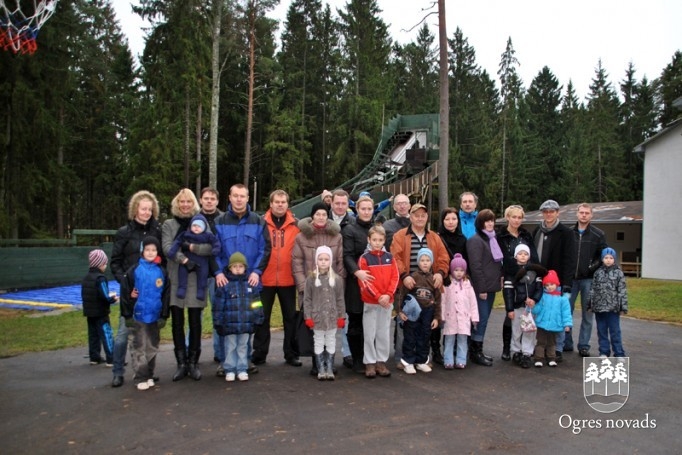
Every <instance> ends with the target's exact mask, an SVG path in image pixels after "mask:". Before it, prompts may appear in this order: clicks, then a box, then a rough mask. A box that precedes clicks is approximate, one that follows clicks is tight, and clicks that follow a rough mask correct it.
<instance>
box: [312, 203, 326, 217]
mask: <svg viewBox="0 0 682 455" xmlns="http://www.w3.org/2000/svg"><path fill="white" fill-rule="evenodd" d="M318 210H324V211H325V213H327V215H329V207H327V204H325V203H324V202H316V203H315V205H313V208H312V209H310V218H312V217H314V216H315V213H317V211H318Z"/></svg>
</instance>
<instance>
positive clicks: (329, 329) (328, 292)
mask: <svg viewBox="0 0 682 455" xmlns="http://www.w3.org/2000/svg"><path fill="white" fill-rule="evenodd" d="M333 259H334V258H333V256H332V250H331V248H329V247H328V246H325V245H322V246H319V247H317V249H316V250H315V271H314V272H313V273H311V274H310V275H309V276H308V277H307V278H306V280H305V291H304V292H303V316H304V318H305V325H306V326H308V328H310V329H312V331H313V350H314V352H315V360H316V362H317V379H319V380H320V381H324V380H325V379H326V380H330V381H333V380H334V372H333V368H334V354H335V352H336V329H337V328H338V329H342V328H343V327H344V325H345V323H346V319H345V314H346V303H345V301H344V298H343V280H342V278H341V277H340V276H338V275H337V274H336V273H335V272H334V269H332V268H331V264H332V260H333ZM325 348H326V349H325Z"/></svg>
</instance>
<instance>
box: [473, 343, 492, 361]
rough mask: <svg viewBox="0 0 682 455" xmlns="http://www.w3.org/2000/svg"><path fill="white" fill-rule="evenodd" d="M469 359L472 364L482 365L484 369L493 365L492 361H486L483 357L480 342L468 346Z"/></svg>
mask: <svg viewBox="0 0 682 455" xmlns="http://www.w3.org/2000/svg"><path fill="white" fill-rule="evenodd" d="M469 358H470V359H471V361H472V362H474V363H476V364H478V365H483V366H485V367H490V366H492V365H493V362H492V360H488V359H486V357H485V356H484V355H483V343H482V342H481V341H473V340H471V343H470V345H469Z"/></svg>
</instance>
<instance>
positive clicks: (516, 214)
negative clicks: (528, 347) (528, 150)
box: [497, 205, 540, 360]
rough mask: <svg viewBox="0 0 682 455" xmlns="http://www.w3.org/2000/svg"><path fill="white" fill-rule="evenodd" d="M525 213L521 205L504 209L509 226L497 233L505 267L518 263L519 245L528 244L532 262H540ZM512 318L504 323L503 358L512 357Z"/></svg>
mask: <svg viewBox="0 0 682 455" xmlns="http://www.w3.org/2000/svg"><path fill="white" fill-rule="evenodd" d="M524 217H525V213H524V211H523V207H521V206H520V205H510V206H509V207H507V208H506V210H505V211H504V218H505V219H506V220H507V226H506V227H503V228H502V229H501V230H500V232H499V234H498V235H497V242H498V243H499V244H500V248H501V249H502V254H503V255H504V259H503V260H502V264H503V266H504V267H508V266H510V265H512V266H513V265H514V264H516V260H515V259H514V250H515V249H516V247H517V246H518V245H521V244H523V245H527V246H528V248H530V262H531V263H533V264H539V263H540V261H539V260H538V253H537V250H536V248H535V243H534V242H533V236H532V234H531V233H530V232H528V231H527V230H526V229H524V228H522V227H521V223H523V218H524ZM511 336H512V328H511V319H509V317H508V316H505V318H504V323H503V324H502V356H501V358H502V360H509V359H511V356H510V353H509V350H510V345H511Z"/></svg>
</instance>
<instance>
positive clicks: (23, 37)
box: [0, 0, 58, 54]
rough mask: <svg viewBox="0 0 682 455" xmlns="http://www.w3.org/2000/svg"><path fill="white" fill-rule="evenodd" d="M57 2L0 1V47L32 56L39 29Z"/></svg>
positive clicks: (55, 0) (53, 0)
mask: <svg viewBox="0 0 682 455" xmlns="http://www.w3.org/2000/svg"><path fill="white" fill-rule="evenodd" d="M57 1H58V0H32V1H23V2H22V1H21V0H0V47H1V48H3V49H5V50H11V51H13V52H14V53H15V54H17V53H21V54H33V53H34V52H35V51H36V49H37V48H38V45H37V44H36V38H37V37H38V32H39V31H40V27H42V26H43V24H44V23H45V22H46V21H47V20H48V19H49V18H50V16H52V14H53V13H54V11H55V9H56V8H57ZM21 3H23V4H24V7H23V8H24V9H23V10H22V6H21ZM31 7H32V8H31Z"/></svg>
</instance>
